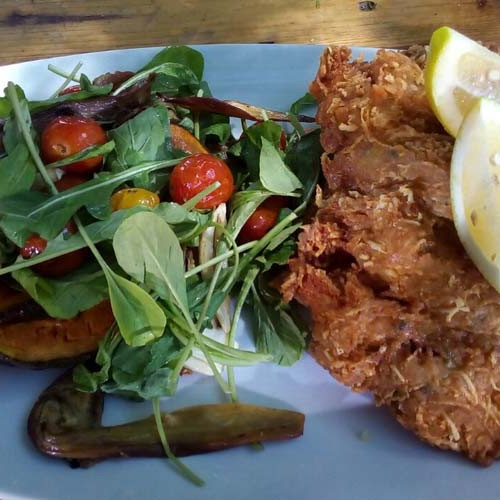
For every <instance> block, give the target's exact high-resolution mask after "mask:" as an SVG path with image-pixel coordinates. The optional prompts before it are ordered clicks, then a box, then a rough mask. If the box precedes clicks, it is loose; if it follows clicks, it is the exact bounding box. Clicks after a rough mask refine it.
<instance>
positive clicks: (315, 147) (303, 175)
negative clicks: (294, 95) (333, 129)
mask: <svg viewBox="0 0 500 500" xmlns="http://www.w3.org/2000/svg"><path fill="white" fill-rule="evenodd" d="M322 154H323V147H322V146H321V142H320V129H317V130H314V131H312V132H310V133H309V134H306V135H304V136H302V137H301V138H300V140H299V141H297V143H295V144H294V145H293V147H292V149H291V150H290V151H289V152H288V153H287V154H286V156H285V163H286V164H287V165H289V166H290V168H291V170H292V171H293V172H294V174H295V175H296V176H297V177H298V178H299V179H300V181H301V182H302V185H303V191H302V197H301V202H305V203H306V204H307V203H308V202H309V200H310V199H311V197H312V196H313V194H314V191H315V189H316V184H317V183H318V179H319V176H320V173H321V155H322Z"/></svg>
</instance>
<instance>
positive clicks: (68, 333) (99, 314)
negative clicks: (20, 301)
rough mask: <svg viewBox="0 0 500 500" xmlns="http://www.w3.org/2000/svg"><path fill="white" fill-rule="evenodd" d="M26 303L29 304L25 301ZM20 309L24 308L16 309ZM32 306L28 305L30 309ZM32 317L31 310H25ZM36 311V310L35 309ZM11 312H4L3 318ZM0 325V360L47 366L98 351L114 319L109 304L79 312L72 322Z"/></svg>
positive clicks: (35, 320)
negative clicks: (100, 342) (99, 344)
mask: <svg viewBox="0 0 500 500" xmlns="http://www.w3.org/2000/svg"><path fill="white" fill-rule="evenodd" d="M25 304H30V302H27V303H25ZM18 307H23V306H18ZM29 307H31V306H29ZM28 312H29V313H30V314H31V312H32V311H31V309H30V310H29V311H28ZM35 312H37V313H38V316H39V311H37V310H36V309H35ZM7 313H10V315H11V316H12V311H11V310H10V311H4V312H3V313H2V314H3V316H5V315H6V314H7ZM27 316H29V314H26V315H25V317H24V318H23V317H22V315H21V318H22V319H24V321H23V322H19V321H8V322H7V321H5V322H4V324H0V360H1V361H6V362H12V363H14V364H16V363H21V364H22V363H27V364H37V363H42V364H46V366H50V365H51V364H57V365H59V364H61V363H62V362H63V361H66V362H68V363H69V362H71V361H72V360H74V359H75V358H76V359H79V358H80V356H82V355H83V354H87V353H90V352H92V351H95V350H96V349H97V346H98V343H99V341H100V340H101V339H102V338H103V337H104V335H105V334H106V332H107V331H108V329H109V328H110V326H111V325H112V323H113V321H114V318H113V314H112V312H111V307H110V306H109V302H107V301H106V302H101V303H100V304H98V305H97V306H94V307H92V308H91V309H88V310H87V311H84V312H82V313H80V314H79V315H78V316H76V317H74V318H72V319H66V320H59V319H54V318H48V317H46V318H38V319H33V320H31V321H25V318H26V317H27Z"/></svg>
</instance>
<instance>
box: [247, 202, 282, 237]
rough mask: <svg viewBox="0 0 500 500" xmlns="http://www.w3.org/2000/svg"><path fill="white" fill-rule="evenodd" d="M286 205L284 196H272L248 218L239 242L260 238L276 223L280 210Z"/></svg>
mask: <svg viewBox="0 0 500 500" xmlns="http://www.w3.org/2000/svg"><path fill="white" fill-rule="evenodd" d="M285 206H286V201H285V198H283V197H282V196H271V198H268V199H267V200H266V201H264V202H263V203H262V204H261V205H260V206H259V207H257V209H256V210H255V212H254V213H253V214H252V215H251V216H250V217H249V218H248V220H247V221H246V222H245V225H244V226H243V227H242V228H241V231H240V233H239V234H238V242H239V243H247V242H249V241H254V240H260V239H261V238H262V237H263V236H264V235H265V234H266V233H267V232H268V231H269V230H270V229H271V228H273V227H274V226H275V225H276V221H277V220H278V215H279V213H280V210H281V209H282V208H284V207H285Z"/></svg>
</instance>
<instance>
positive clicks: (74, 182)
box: [55, 174, 89, 191]
mask: <svg viewBox="0 0 500 500" xmlns="http://www.w3.org/2000/svg"><path fill="white" fill-rule="evenodd" d="M88 180H89V179H88V178H87V177H85V176H83V175H78V174H65V175H63V176H62V177H61V178H60V179H59V180H58V181H57V182H56V183H55V184H56V188H57V190H58V191H66V190H67V189H71V188H74V187H75V186H79V185H80V184H83V183H84V182H87V181H88Z"/></svg>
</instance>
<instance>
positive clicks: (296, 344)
mask: <svg viewBox="0 0 500 500" xmlns="http://www.w3.org/2000/svg"><path fill="white" fill-rule="evenodd" d="M251 290H252V294H251V305H252V310H253V314H252V320H253V322H254V328H253V329H252V331H253V336H254V339H255V344H256V346H257V350H258V352H263V353H269V354H272V356H273V361H274V362H275V363H277V364H279V365H284V366H291V365H293V364H294V363H295V362H297V361H298V360H299V359H300V358H301V356H302V353H303V351H304V349H305V332H303V331H301V330H300V329H299V328H298V327H297V325H296V324H295V322H294V320H293V319H292V317H291V316H290V314H289V313H288V312H287V311H286V310H285V309H284V304H283V303H282V302H280V301H276V302H275V303H269V302H266V301H264V300H263V298H262V297H261V296H260V295H259V293H258V291H257V288H256V287H255V284H254V285H252V289H251Z"/></svg>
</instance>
